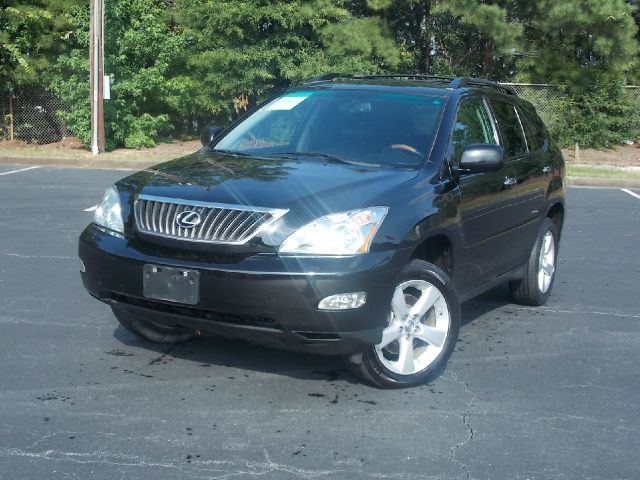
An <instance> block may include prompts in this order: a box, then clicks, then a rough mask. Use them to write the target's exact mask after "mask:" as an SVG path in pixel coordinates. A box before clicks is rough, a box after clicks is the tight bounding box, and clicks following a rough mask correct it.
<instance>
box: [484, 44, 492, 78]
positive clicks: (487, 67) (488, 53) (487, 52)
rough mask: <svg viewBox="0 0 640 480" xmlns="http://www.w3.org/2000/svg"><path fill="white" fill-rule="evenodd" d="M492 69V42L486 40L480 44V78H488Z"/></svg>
mask: <svg viewBox="0 0 640 480" xmlns="http://www.w3.org/2000/svg"><path fill="white" fill-rule="evenodd" d="M492 68H493V42H492V41H491V40H490V39H486V40H484V41H483V42H482V76H483V77H484V78H488V77H489V76H490V75H491V71H492Z"/></svg>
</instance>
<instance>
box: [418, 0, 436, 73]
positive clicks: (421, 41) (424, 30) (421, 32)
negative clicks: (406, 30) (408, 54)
mask: <svg viewBox="0 0 640 480" xmlns="http://www.w3.org/2000/svg"><path fill="white" fill-rule="evenodd" d="M431 20H432V19H431V0H425V1H424V2H422V3H421V4H420V5H419V7H418V8H417V9H416V48H417V50H418V72H419V73H423V74H428V73H431V28H430V27H431Z"/></svg>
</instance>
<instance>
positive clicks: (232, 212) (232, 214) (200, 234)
mask: <svg viewBox="0 0 640 480" xmlns="http://www.w3.org/2000/svg"><path fill="white" fill-rule="evenodd" d="M134 211H135V217H136V225H137V227H138V230H139V231H140V232H142V233H145V234H148V235H156V236H159V237H167V238H174V239H181V240H187V241H192V242H207V243H225V244H232V245H242V244H244V243H246V242H248V241H249V240H250V239H251V238H253V237H254V236H256V235H257V234H258V233H259V232H260V231H261V230H262V229H264V228H265V227H267V226H268V225H270V224H271V223H273V222H275V221H276V220H277V219H278V218H280V217H282V216H283V215H284V214H285V213H287V210H280V209H270V208H261V207H245V206H242V205H227V204H222V203H209V202H196V201H191V200H181V199H177V198H166V197H153V196H149V195H140V196H139V197H138V199H137V200H136V202H135V206H134ZM189 212H194V213H195V214H197V215H189ZM185 214H186V215H185ZM194 218H196V219H199V222H198V223H196V224H195V225H193V226H188V225H186V224H185V222H184V221H183V222H182V224H181V223H179V221H178V220H180V219H186V220H188V222H187V223H189V222H191V223H193V220H194Z"/></svg>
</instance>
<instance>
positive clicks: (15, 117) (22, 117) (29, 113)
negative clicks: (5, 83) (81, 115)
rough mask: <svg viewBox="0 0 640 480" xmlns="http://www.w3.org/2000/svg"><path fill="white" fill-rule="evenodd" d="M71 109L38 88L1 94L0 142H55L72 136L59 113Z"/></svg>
mask: <svg viewBox="0 0 640 480" xmlns="http://www.w3.org/2000/svg"><path fill="white" fill-rule="evenodd" d="M68 110H69V109H68V107H67V106H66V105H65V104H64V103H63V102H62V101H61V100H60V99H59V98H58V97H56V96H55V95H54V94H53V93H51V92H49V91H47V90H46V89H44V88H42V87H38V86H34V87H23V88H19V89H16V90H14V91H13V92H11V93H6V92H2V93H0V140H17V141H22V142H27V143H39V144H46V143H54V142H59V141H60V140H62V139H63V138H64V137H66V136H68V135H70V132H69V130H68V129H67V126H66V125H65V123H64V122H63V121H62V119H61V118H60V115H59V113H58V112H60V111H68Z"/></svg>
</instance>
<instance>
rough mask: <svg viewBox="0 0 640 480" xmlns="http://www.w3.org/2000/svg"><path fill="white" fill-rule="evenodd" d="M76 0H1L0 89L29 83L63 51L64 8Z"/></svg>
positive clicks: (66, 29) (66, 32) (65, 34)
mask: <svg viewBox="0 0 640 480" xmlns="http://www.w3.org/2000/svg"><path fill="white" fill-rule="evenodd" d="M77 3H78V0H3V2H2V5H1V6H0V91H8V90H11V89H13V88H14V87H16V86H19V85H23V84H27V83H31V82H33V81H34V80H35V79H36V78H37V77H38V75H39V74H41V73H42V72H44V71H46V69H47V68H48V67H49V66H50V65H51V62H52V61H54V60H55V57H56V55H58V54H60V53H61V52H62V51H64V50H65V47H66V43H65V38H66V37H68V36H69V35H70V34H71V31H70V28H69V22H68V20H69V18H68V16H67V15H66V11H67V10H69V9H71V8H73V7H74V6H75V5H76V4H77Z"/></svg>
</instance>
